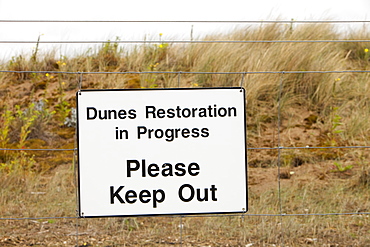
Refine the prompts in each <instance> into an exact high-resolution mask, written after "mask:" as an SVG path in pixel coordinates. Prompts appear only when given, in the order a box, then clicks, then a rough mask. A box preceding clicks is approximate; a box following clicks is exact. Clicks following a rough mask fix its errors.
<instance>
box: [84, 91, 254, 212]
mask: <svg viewBox="0 0 370 247" xmlns="http://www.w3.org/2000/svg"><path fill="white" fill-rule="evenodd" d="M77 110H78V114H77V115H78V157H79V164H78V167H79V207H80V208H79V211H80V216H81V217H105V216H138V215H167V214H207V213H238V212H246V211H247V162H246V161H247V157H246V132H245V131H246V121H245V120H246V119H245V92H244V89H242V88H202V89H140V90H82V91H79V92H77Z"/></svg>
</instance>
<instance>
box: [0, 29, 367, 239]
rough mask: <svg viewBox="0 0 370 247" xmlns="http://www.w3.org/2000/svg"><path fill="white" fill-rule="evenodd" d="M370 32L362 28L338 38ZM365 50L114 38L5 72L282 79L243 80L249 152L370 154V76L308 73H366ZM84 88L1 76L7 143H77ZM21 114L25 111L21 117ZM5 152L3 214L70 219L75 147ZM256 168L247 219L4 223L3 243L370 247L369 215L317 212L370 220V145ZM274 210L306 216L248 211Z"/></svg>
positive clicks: (138, 78) (121, 78)
mask: <svg viewBox="0 0 370 247" xmlns="http://www.w3.org/2000/svg"><path fill="white" fill-rule="evenodd" d="M368 37H369V32H368V31H365V30H362V31H356V32H352V33H348V34H345V35H344V38H348V39H368ZM339 38H343V34H339V33H337V32H336V31H335V29H334V28H333V26H331V25H322V24H320V25H316V24H315V25H301V26H297V27H296V26H290V25H280V24H273V25H261V26H258V27H253V28H252V27H247V28H244V29H239V30H234V31H233V32H230V33H227V34H218V35H213V36H209V37H206V38H205V39H206V40H207V39H208V40H211V39H216V40H325V39H328V40H332V39H339ZM366 48H370V44H366V43H351V42H349V43H330V42H326V43H247V44H237V43H235V44H222V43H213V44H188V45H174V44H162V46H158V45H152V44H151V45H148V44H144V45H140V46H136V47H134V48H132V49H131V50H130V51H128V50H125V49H122V48H120V47H119V46H117V45H116V44H115V43H107V44H103V45H101V46H99V47H96V48H92V49H90V50H88V51H85V52H82V53H80V54H76V55H75V56H73V57H56V55H55V54H57V52H56V51H48V52H46V53H42V52H41V51H39V52H38V53H37V54H36V55H35V54H31V55H22V56H17V57H15V58H13V59H12V60H11V61H8V62H5V63H3V64H1V65H0V66H1V68H2V69H4V70H11V71H26V70H27V71H28V70H34V71H54V72H55V71H61V72H62V71H65V72H77V71H84V72H127V73H126V74H84V75H83V81H82V86H83V88H151V87H177V86H178V85H179V86H180V87H216V86H217V87H219V86H239V85H240V84H241V82H242V78H243V75H242V74H228V75H225V74H192V73H182V74H181V75H180V76H179V74H178V73H174V74H171V73H168V74H166V73H155V74H154V73H152V74H151V73H140V72H143V71H146V72H150V71H153V72H163V71H166V72H171V71H172V72H179V71H182V72H264V71H265V72H266V71H274V72H280V73H275V74H268V73H251V74H245V75H244V81H243V86H244V87H245V88H246V90H247V101H248V105H247V114H248V119H247V122H248V146H249V147H276V146H278V145H281V146H284V147H295V146H296V147H304V146H310V147H312V146H320V147H324V146H345V145H358V146H359V145H368V144H369V142H368V140H369V137H370V132H369V131H370V121H369V117H370V116H369V113H370V108H369V107H370V104H369V95H370V91H369V90H370V87H369V83H368V82H369V73H367V72H366V73H307V72H308V71H343V70H368V69H369V67H370V66H369V62H370V60H369V58H370V53H368V52H365V49H366ZM283 71H285V72H297V73H282V72H283ZM299 72H301V73H299ZM78 79H79V75H78V74H57V73H51V72H50V73H48V74H47V75H46V74H45V73H1V74H0V81H1V83H0V95H1V101H0V109H1V110H2V111H1V113H2V114H1V117H0V119H1V121H0V125H1V126H0V127H1V132H0V147H1V148H15V147H16V148H18V147H21V148H22V147H24V148H67V149H71V148H74V128H73V127H67V126H66V123H65V121H64V120H65V119H64V118H65V116H68V117H71V112H70V110H71V108H72V107H75V99H74V94H75V91H76V89H77V87H78V86H77V81H78ZM179 79H180V84H179ZM280 89H281V91H280ZM40 100H41V101H40ZM37 102H44V104H43V107H42V108H38V111H39V112H38V113H35V112H33V113H32V114H31V113H30V112H31V111H30V110H29V109H30V107H31V105H32V103H37ZM15 105H19V109H21V111H22V112H23V113H24V114H21V113H19V114H17V113H16V112H17V108H16V107H15ZM27 109H28V110H27ZM278 111H280V112H281V117H280V123H279V122H278V115H277V114H278ZM7 112H10V113H8V114H7ZM26 113H27V114H28V115H27V114H26ZM278 127H279V128H278ZM22 129H23V131H22ZM278 129H279V130H280V133H278ZM22 140H24V141H22ZM21 142H22V143H21ZM0 152H1V153H0V165H1V170H0V176H1V179H0V186H1V188H3V189H2V190H1V191H0V202H1V203H0V212H1V214H0V216H1V217H2V218H23V217H26V218H27V217H32V218H38V217H44V216H47V217H50V216H52V217H74V216H75V215H76V212H75V210H76V205H77V204H76V183H75V173H74V172H75V170H74V162H73V153H72V152H70V151H68V152H47V151H42V152H37V151H34V152H31V151H27V152H18V151H0ZM279 152H280V153H279ZM278 157H280V160H279V159H278ZM248 159H249V166H250V169H249V186H250V188H249V204H250V205H249V208H250V209H249V214H246V215H244V216H242V217H241V216H221V217H209V216H204V217H198V216H197V217H182V218H181V217H157V218H150V217H138V218H104V219H69V218H63V219H35V220H32V219H26V220H2V221H0V243H1V245H4V246H7V245H9V246H10V245H12V244H13V245H19V246H26V245H31V244H32V245H34V246H41V245H51V246H53V245H54V246H73V245H75V244H76V230H77V229H78V231H79V237H78V241H79V245H83V244H84V243H86V244H85V246H89V244H91V245H92V246H145V245H146V246H173V245H180V242H181V241H182V243H183V246H250V245H248V244H252V243H253V246H280V245H283V244H284V245H285V246H311V245H317V246H350V245H351V246H367V245H370V238H369V237H368V236H369V232H370V228H369V226H368V225H369V217H368V215H367V214H364V215H362V214H360V215H322V216H317V215H310V214H321V213H322V214H326V213H355V212H370V203H369V196H370V194H369V191H368V188H369V181H370V175H369V174H370V167H369V165H368V162H367V160H368V159H369V155H368V154H367V151H366V149H307V150H275V149H274V150H249V151H248ZM278 165H280V166H281V180H280V185H281V191H280V193H279V191H278V185H279V184H278V179H277V176H278V169H277V166H278ZM346 167H347V168H346ZM349 167H350V168H349ZM280 203H281V204H280ZM280 208H281V211H280ZM280 213H286V214H302V215H300V216H255V215H254V214H273V215H276V214H280ZM76 226H77V227H76Z"/></svg>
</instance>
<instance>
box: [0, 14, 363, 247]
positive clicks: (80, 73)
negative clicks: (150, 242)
mask: <svg viewBox="0 0 370 247" xmlns="http://www.w3.org/2000/svg"><path fill="white" fill-rule="evenodd" d="M6 22H8V23H24V22H30V23H38V22H39V23H41V22H46V23H58V22H60V23H67V22H73V23H79V22H80V23H96V22H97V23H112V22H114V23H148V22H155V23H183V22H186V23H240V24H276V23H277V24H286V23H288V24H290V23H294V24H313V23H314V24H326V23H328V24H353V23H363V24H366V23H370V21H299V20H297V21H296V20H295V21H294V22H293V21H232V20H231V21H217V20H215V21H120V20H118V21H109V20H97V21H95V20H0V23H6ZM345 42H348V43H364V42H370V39H355V40H346V39H343V40H132V41H130V40H125V41H121V40H120V41H119V40H117V41H96V40H91V41H63V40H58V41H17V40H15V41H4V40H0V44H7V43H11V44H25V43H32V44H36V43H37V44H74V43H80V44H82V43H88V44H104V43H117V44H132V43H136V44H158V43H169V44H176V43H178V44H180V43H184V44H193V43H204V44H214V43H220V44H221V43H222V44H234V43H240V44H248V43H345ZM0 73H16V74H29V73H34V74H45V73H50V74H69V75H76V76H78V77H80V78H79V82H78V83H79V85H77V88H78V89H81V88H82V87H83V86H84V85H83V84H82V83H83V80H82V79H83V76H85V75H99V74H101V75H127V74H129V75H135V74H137V75H157V74H162V75H163V74H172V75H175V76H176V75H177V76H178V85H179V86H180V82H181V75H238V76H241V77H243V76H245V75H264V74H275V75H279V76H280V78H279V81H278V84H279V88H280V92H279V95H278V108H277V112H276V116H277V133H276V135H277V143H276V144H277V145H276V146H274V147H247V150H248V151H263V150H266V151H268V150H270V151H277V168H276V169H277V172H278V176H277V187H278V189H277V197H278V201H279V205H278V208H279V212H278V213H271V214H269V213H267V214H266V213H248V212H247V213H245V214H232V215H218V214H215V215H196V216H194V215H181V216H169V217H174V218H179V221H180V225H182V220H183V218H192V217H230V216H231V217H246V216H250V217H281V222H280V223H281V227H282V230H281V232H282V234H283V232H284V230H283V227H284V224H283V220H282V217H312V216H315V217H324V216H326V217H328V216H356V215H370V212H369V211H364V212H362V211H360V212H355V211H354V212H319V213H309V212H307V213H285V212H284V207H285V206H286V205H284V203H283V202H282V189H281V182H282V178H281V168H282V157H281V155H282V152H283V151H284V150H313V149H320V150H323V149H330V150H334V149H336V150H339V149H343V150H345V149H365V150H367V149H370V146H367V145H359V146H282V142H281V136H280V133H281V123H282V120H281V117H282V113H281V104H280V101H281V91H282V88H283V86H284V79H285V76H287V75H289V74H317V73H319V74H348V73H352V74H358V73H370V70H367V69H364V70H338V71H336V70H323V71H237V72H222V71H217V72H209V71H197V72H189V71H140V72H139V71H125V72H122V71H114V72H112V71H97V72H89V71H32V70H27V71H16V70H0ZM243 84H244V83H243V79H242V80H241V85H240V86H241V87H244V85H243ZM246 90H247V91H248V88H246ZM247 110H248V106H247ZM247 125H248V123H247ZM0 151H14V152H18V151H36V152H39V151H53V152H61V151H67V152H72V153H73V156H74V157H75V155H76V152H77V151H78V150H77V147H75V148H25V149H23V148H0ZM75 172H76V173H77V170H76V171H75ZM76 194H77V191H76ZM77 201H78V200H77ZM45 206H47V205H45ZM77 208H78V205H77ZM45 219H76V244H77V246H78V245H79V234H78V231H79V230H78V229H79V227H78V225H79V223H78V220H79V219H80V218H79V217H78V216H66V217H56V216H53V215H48V216H43V217H4V216H0V220H1V221H6V220H16V221H18V220H45ZM180 235H181V237H180V242H179V243H180V245H181V246H182V243H183V239H182V235H183V234H182V228H181V227H180ZM281 244H282V245H284V241H282V242H281Z"/></svg>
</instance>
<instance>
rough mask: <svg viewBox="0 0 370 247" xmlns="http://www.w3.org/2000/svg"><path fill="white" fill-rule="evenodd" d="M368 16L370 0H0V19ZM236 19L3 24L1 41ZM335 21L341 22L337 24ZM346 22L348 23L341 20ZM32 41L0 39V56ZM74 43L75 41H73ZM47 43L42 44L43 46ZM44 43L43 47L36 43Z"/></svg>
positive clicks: (178, 30) (149, 33) (166, 29)
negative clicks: (21, 42) (171, 21)
mask: <svg viewBox="0 0 370 247" xmlns="http://www.w3.org/2000/svg"><path fill="white" fill-rule="evenodd" d="M277 19H279V20H291V19H295V20H367V21H369V20H370V0H351V1H345V0H310V1H298V0H254V1H250V0H244V1H243V0H228V1H220V0H212V1H209V0H203V1H202V0H187V1H173V0H160V1H153V0H152V1H148V0H141V1H134V0H129V1H127V0H104V1H95V0H89V1H87V0H64V1H50V0H48V1H47V0H32V1H29V0H0V20H125V21H126V20H127V21H133V20H150V21H154V20H165V21H170V20H175V21H176V20H178V21H189V20H192V21H205V20H217V21H222V20H224V21H225V20H233V21H241V20H244V21H247V20H254V21H255V20H257V21H258V20H277ZM238 25H240V24H219V23H217V24H202V23H174V24H169V23H7V22H0V28H1V32H0V41H14V40H23V41H35V40H37V38H38V36H39V35H41V34H42V36H41V40H44V41H56V40H74V41H77V40H108V39H115V37H116V36H118V37H120V39H121V40H142V39H143V38H144V36H146V38H149V39H150V38H151V39H154V40H157V39H158V38H157V37H158V34H159V33H163V39H185V40H189V39H190V32H191V29H192V26H193V35H194V37H199V36H201V35H202V34H204V33H208V32H217V31H224V30H231V29H232V28H234V27H235V26H236V27H237V26H238ZM337 25H339V24H337ZM340 25H348V24H340ZM34 46H35V45H34V44H30V45H25V44H14V45H9V44H6V45H5V44H0V57H3V56H4V54H5V55H6V56H12V55H14V54H16V53H17V52H19V51H20V50H22V49H23V50H24V51H25V52H29V51H30V50H31V49H32V47H34ZM73 46H75V47H76V45H73ZM44 47H45V45H44ZM40 48H42V47H40Z"/></svg>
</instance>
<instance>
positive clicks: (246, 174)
mask: <svg viewBox="0 0 370 247" xmlns="http://www.w3.org/2000/svg"><path fill="white" fill-rule="evenodd" d="M214 89H226V90H227V89H233V90H235V89H239V90H241V91H242V92H243V98H244V101H243V108H244V119H243V120H244V121H243V122H244V147H245V149H244V150H245V151H244V156H245V184H246V204H245V206H246V208H245V210H240V211H232V212H202V213H168V214H161V213H159V214H134V215H131V214H130V215H125V214H122V215H121V214H119V215H99V216H84V215H83V213H82V214H81V197H80V195H81V190H80V180H81V179H80V148H79V147H80V133H79V112H78V109H79V107H78V106H79V104H78V98H79V97H78V95H80V94H81V92H107V91H159V90H160V91H163V90H168V91H171V90H183V91H191V90H214ZM246 115H247V114H246V98H245V88H243V87H202V88H143V89H139V88H135V89H80V90H78V91H77V92H76V119H77V125H76V131H77V134H76V137H77V173H78V174H77V175H78V176H77V180H78V181H77V186H78V189H77V201H78V216H79V217H80V218H107V217H160V216H176V215H178V216H180V215H208V214H212V215H216V214H237V213H246V212H248V209H249V207H248V196H249V193H248V157H247V119H246Z"/></svg>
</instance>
